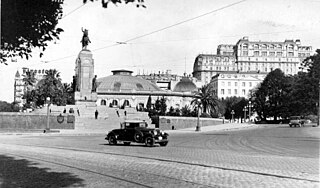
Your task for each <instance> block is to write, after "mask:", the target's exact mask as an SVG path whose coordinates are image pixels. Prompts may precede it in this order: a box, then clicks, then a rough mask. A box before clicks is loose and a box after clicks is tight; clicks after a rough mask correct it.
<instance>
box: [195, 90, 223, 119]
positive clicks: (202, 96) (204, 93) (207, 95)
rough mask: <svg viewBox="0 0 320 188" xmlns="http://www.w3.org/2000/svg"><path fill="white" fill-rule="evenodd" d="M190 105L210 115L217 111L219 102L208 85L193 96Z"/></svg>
mask: <svg viewBox="0 0 320 188" xmlns="http://www.w3.org/2000/svg"><path fill="white" fill-rule="evenodd" d="M191 104H192V105H194V106H196V107H197V108H200V109H202V112H203V113H209V114H210V112H211V111H216V110H218V106H219V100H218V98H217V96H216V95H215V94H214V92H213V89H212V86H211V85H210V84H206V85H204V86H202V87H201V88H200V90H199V91H198V92H197V93H196V94H195V96H194V99H193V100H192V101H191Z"/></svg>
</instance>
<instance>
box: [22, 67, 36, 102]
mask: <svg viewBox="0 0 320 188" xmlns="http://www.w3.org/2000/svg"><path fill="white" fill-rule="evenodd" d="M23 77H24V78H23V79H22V81H23V82H24V85H25V90H24V95H23V97H22V98H23V99H26V106H27V107H28V108H30V107H31V106H32V102H33V101H34V99H35V92H34V91H33V90H34V86H35V83H36V82H37V79H36V72H34V71H32V72H31V71H29V70H28V71H27V72H26V74H25V75H23Z"/></svg>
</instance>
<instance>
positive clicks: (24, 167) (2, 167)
mask: <svg viewBox="0 0 320 188" xmlns="http://www.w3.org/2000/svg"><path fill="white" fill-rule="evenodd" d="M35 165H37V163H34V162H31V161H28V160H26V159H19V160H17V159H14V158H13V157H9V156H6V155H0V187H8V188H11V187H12V188H14V187H34V188H37V187H39V188H40V187H69V186H72V187H73V186H75V187H81V186H84V184H83V181H84V180H83V179H80V178H77V176H76V175H72V174H70V173H66V172H50V169H49V168H38V167H35Z"/></svg>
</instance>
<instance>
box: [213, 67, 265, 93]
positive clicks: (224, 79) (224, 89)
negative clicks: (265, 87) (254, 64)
mask: <svg viewBox="0 0 320 188" xmlns="http://www.w3.org/2000/svg"><path fill="white" fill-rule="evenodd" d="M265 76H266V73H253V72H236V71H230V72H224V73H219V74H217V75H215V76H213V77H212V80H211V82H210V84H211V85H212V87H213V91H214V93H215V94H216V95H217V96H218V98H226V97H233V96H237V97H245V98H247V97H248V96H249V94H250V91H251V90H252V89H253V88H255V87H256V86H257V85H258V84H259V83H261V82H262V81H263V79H264V78H265Z"/></svg>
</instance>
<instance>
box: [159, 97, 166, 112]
mask: <svg viewBox="0 0 320 188" xmlns="http://www.w3.org/2000/svg"><path fill="white" fill-rule="evenodd" d="M166 111H167V99H166V98H165V97H164V96H162V97H161V99H160V115H165V114H166Z"/></svg>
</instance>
